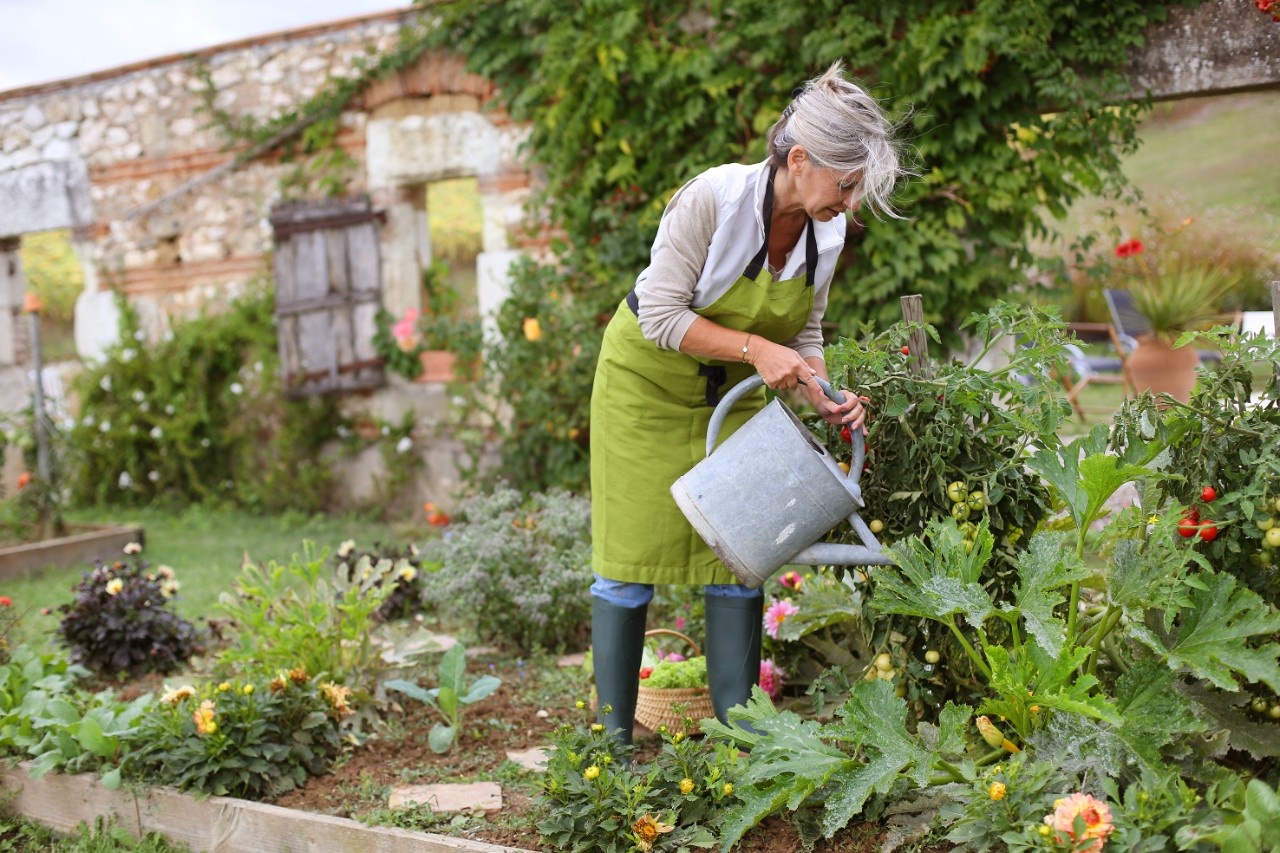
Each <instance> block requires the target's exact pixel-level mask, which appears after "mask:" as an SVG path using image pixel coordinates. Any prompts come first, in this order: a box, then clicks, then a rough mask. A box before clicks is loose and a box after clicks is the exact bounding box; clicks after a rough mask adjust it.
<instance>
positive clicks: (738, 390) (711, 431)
mask: <svg viewBox="0 0 1280 853" xmlns="http://www.w3.org/2000/svg"><path fill="white" fill-rule="evenodd" d="M811 378H812V379H813V380H814V381H816V382H817V383H818V387H819V388H821V389H822V393H824V394H826V395H827V397H828V398H830V399H831V400H832V401H833V402H835V403H843V402H844V394H843V393H842V392H840V391H839V390H837V389H835V388H832V387H831V383H830V382H828V381H827V380H825V379H823V378H822V377H821V376H814V377H811ZM763 384H764V377H763V376H761V375H760V374H759V373H757V374H755V375H753V376H748V377H747V378H746V379H744V380H742V381H741V382H739V383H738V384H737V385H734V386H733V387H732V388H730V389H729V392H728V393H727V394H725V395H724V396H723V397H721V398H720V402H719V403H718V404H717V405H716V410H715V411H714V412H712V413H711V422H710V423H709V424H707V455H708V456H710V455H711V451H713V450H715V449H716V441H717V440H718V439H719V438H720V427H722V426H724V419H725V418H727V417H728V416H729V410H730V409H732V408H733V404H734V403H736V402H738V400H740V399H742V398H743V397H744V396H746V395H747V394H749V393H751V392H752V391H754V390H755V389H757V388H759V387H760V386H761V385H763ZM851 432H852V433H853V459H852V461H851V462H850V463H849V477H850V479H852V480H853V482H854V485H857V482H858V478H859V477H861V476H862V462H863V460H864V459H866V455H867V451H866V446H865V444H864V443H863V436H862V430H860V429H859V430H852V431H851Z"/></svg>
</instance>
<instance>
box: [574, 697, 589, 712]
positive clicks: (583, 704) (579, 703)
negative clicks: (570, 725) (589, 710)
mask: <svg viewBox="0 0 1280 853" xmlns="http://www.w3.org/2000/svg"><path fill="white" fill-rule="evenodd" d="M573 706H574V707H575V708H577V709H578V710H579V711H581V710H582V709H583V708H585V707H587V703H586V702H583V701H582V700H581V699H579V700H578V701H577V702H574V703H573Z"/></svg>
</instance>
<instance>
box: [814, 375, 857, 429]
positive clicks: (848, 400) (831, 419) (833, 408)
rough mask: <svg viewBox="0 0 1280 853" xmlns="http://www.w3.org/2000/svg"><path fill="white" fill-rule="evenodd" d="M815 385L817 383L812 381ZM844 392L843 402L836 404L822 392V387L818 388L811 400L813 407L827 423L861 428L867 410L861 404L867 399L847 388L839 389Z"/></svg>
mask: <svg viewBox="0 0 1280 853" xmlns="http://www.w3.org/2000/svg"><path fill="white" fill-rule="evenodd" d="M813 384H814V386H815V387H816V386H817V383H816V382H815V383H813ZM840 393H842V394H844V402H843V403H840V404H837V403H836V402H835V401H834V400H832V399H831V398H830V397H828V396H827V395H826V394H823V393H822V389H821V388H819V389H818V396H817V398H816V399H815V400H814V402H813V407H814V408H815V409H817V410H818V414H819V415H821V416H822V419H823V420H824V421H826V422H827V423H829V424H845V425H847V426H848V427H849V429H862V426H863V424H864V423H865V422H866V420H867V410H866V407H865V406H863V405H862V404H863V403H864V402H866V401H867V400H868V398H866V397H859V396H857V395H856V394H854V393H853V392H852V391H849V390H848V389H841V392H840Z"/></svg>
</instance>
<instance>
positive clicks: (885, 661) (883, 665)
mask: <svg viewBox="0 0 1280 853" xmlns="http://www.w3.org/2000/svg"><path fill="white" fill-rule="evenodd" d="M876 669H878V670H880V671H881V672H893V658H891V657H890V656H889V653H888V652H881V653H880V654H878V655H876Z"/></svg>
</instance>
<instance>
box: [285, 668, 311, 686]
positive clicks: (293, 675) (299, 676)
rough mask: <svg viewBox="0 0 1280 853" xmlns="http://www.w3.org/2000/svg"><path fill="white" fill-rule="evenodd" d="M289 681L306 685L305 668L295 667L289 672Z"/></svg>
mask: <svg viewBox="0 0 1280 853" xmlns="http://www.w3.org/2000/svg"><path fill="white" fill-rule="evenodd" d="M289 680H290V681H292V682H293V683H294V684H306V683H307V668H306V667H305V666H295V667H294V668H293V669H291V670H289Z"/></svg>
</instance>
